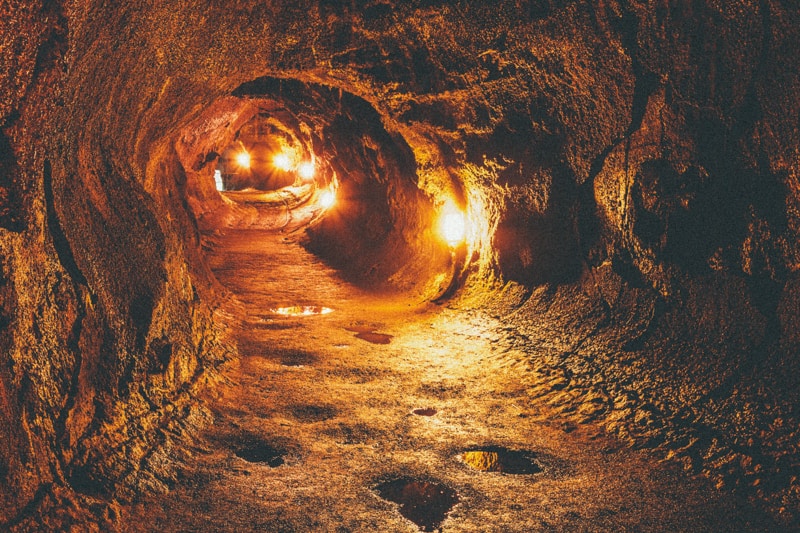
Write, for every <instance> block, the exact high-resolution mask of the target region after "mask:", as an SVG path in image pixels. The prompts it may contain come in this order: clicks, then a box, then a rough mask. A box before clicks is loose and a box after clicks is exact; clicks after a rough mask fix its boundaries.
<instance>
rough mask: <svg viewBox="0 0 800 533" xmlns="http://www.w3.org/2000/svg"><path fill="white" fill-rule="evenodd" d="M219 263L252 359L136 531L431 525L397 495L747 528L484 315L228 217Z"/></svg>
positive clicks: (490, 516)
mask: <svg viewBox="0 0 800 533" xmlns="http://www.w3.org/2000/svg"><path fill="white" fill-rule="evenodd" d="M210 263H211V265H212V268H213V269H214V270H215V272H216V273H217V275H218V277H219V278H220V280H221V281H222V282H223V283H224V284H225V285H226V286H228V287H229V288H230V289H231V290H232V291H233V292H234V293H235V294H236V295H237V297H238V300H239V301H240V302H241V305H239V304H236V303H233V301H232V302H231V304H230V308H229V309H228V311H229V313H230V314H231V317H232V318H231V320H232V321H234V322H235V321H237V320H240V321H241V322H240V325H239V326H238V338H239V342H240V351H241V355H242V358H241V361H240V363H239V364H238V365H236V366H235V367H234V368H232V369H231V371H230V372H229V373H228V374H227V380H226V381H225V382H223V383H221V384H220V386H219V387H218V388H217V390H216V394H217V395H216V396H215V397H210V398H208V399H207V408H208V410H209V411H210V413H211V414H213V418H214V423H213V425H210V426H209V427H208V428H207V429H206V430H205V431H204V432H203V433H202V434H201V435H199V436H198V437H197V438H196V439H186V440H187V442H186V444H185V446H184V448H183V449H179V450H175V452H174V454H173V456H174V458H175V460H176V461H177V462H178V463H179V464H180V465H181V467H180V474H179V475H178V477H177V478H176V479H175V480H173V482H172V484H173V487H172V490H171V491H170V492H169V493H168V494H166V495H163V496H159V497H152V498H150V499H149V500H145V501H142V502H140V503H138V504H137V505H135V506H132V507H129V508H126V509H125V513H126V514H127V516H126V522H127V523H129V524H130V525H131V530H132V531H139V530H142V529H145V530H149V531H270V532H278V531H287V532H288V531H297V532H301V531H341V532H345V531H354V532H355V531H365V532H366V531H369V532H373V531H409V532H413V531H418V530H419V528H418V526H417V525H415V524H414V523H413V522H412V521H410V520H408V519H407V518H405V517H404V516H403V515H402V514H401V513H400V512H399V511H400V506H399V505H398V504H397V503H393V502H391V501H388V499H395V500H402V501H403V502H404V504H403V508H402V510H403V512H404V513H405V514H406V515H409V516H411V517H412V518H414V519H415V520H416V521H417V523H418V524H419V525H420V526H421V527H422V528H424V529H425V530H432V529H433V528H435V527H437V526H436V523H437V521H438V520H440V519H441V518H442V515H443V513H445V512H446V511H447V509H451V510H450V511H449V513H448V514H447V517H446V518H444V521H443V522H442V523H441V525H440V526H439V527H440V528H441V530H442V531H475V532H490V531H497V532H510V531H654V532H655V531H659V532H661V531H730V530H735V531H743V530H748V526H747V525H746V522H747V521H748V520H752V517H748V510H747V508H745V507H739V506H737V505H736V502H733V501H731V500H720V499H718V497H717V496H715V494H714V493H713V491H712V490H711V489H710V488H708V487H707V486H705V485H703V484H701V483H700V482H696V481H690V480H687V479H685V478H684V477H683V476H682V475H681V474H679V473H677V472H676V471H675V470H674V469H672V467H666V466H664V465H659V464H656V463H655V462H654V461H653V460H651V459H649V458H648V457H647V456H646V455H644V454H642V453H639V452H635V451H631V450H629V449H626V448H623V447H622V446H620V445H619V444H618V443H616V442H615V441H613V440H610V439H608V438H606V437H603V436H602V435H601V434H600V433H599V431H598V430H597V429H596V428H595V427H593V426H592V425H591V424H585V425H580V426H578V427H577V428H575V427H574V426H570V425H565V424H564V423H562V422H560V421H559V420H555V419H551V416H552V414H551V412H550V411H549V410H548V408H547V406H546V405H542V404H540V403H537V402H536V401H535V400H533V399H531V397H530V395H529V393H528V392H527V391H528V389H529V386H530V380H531V379H532V378H531V377H530V374H529V373H528V372H527V371H526V364H525V361H523V360H518V359H516V358H515V357H514V353H513V352H508V351H506V350H505V349H504V348H501V347H502V346H503V345H504V343H502V342H499V341H501V340H502V337H503V335H505V334H506V332H505V331H504V329H503V324H500V323H498V322H496V321H495V320H493V319H491V318H489V317H487V316H484V315H482V314H481V313H479V312H474V311H472V312H466V311H459V310H453V309H449V308H447V307H439V306H435V305H433V304H421V305H417V304H414V303H413V302H407V301H402V300H398V299H393V298H379V297H376V296H371V295H367V294H363V293H361V292H360V291H358V290H357V289H355V288H354V287H352V286H349V285H348V284H346V283H344V282H342V281H341V280H340V279H339V278H338V277H337V276H336V274H335V272H333V271H332V270H330V269H328V268H327V267H325V266H324V265H323V264H322V263H320V261H319V260H317V259H316V258H315V257H314V256H312V255H310V254H308V253H307V252H306V251H305V250H304V249H303V248H302V247H300V246H298V245H297V244H296V243H295V242H293V241H292V240H291V239H288V238H286V237H284V236H283V235H281V234H273V233H268V232H264V231H244V230H240V231H231V232H228V233H227V234H226V235H224V236H223V237H221V238H219V239H218V241H217V242H216V245H215V246H213V247H212V250H211V256H210ZM292 306H298V307H297V309H296V310H304V309H305V308H306V307H308V308H310V309H319V308H321V307H327V308H330V309H332V310H333V311H332V312H328V313H325V314H322V313H304V312H298V313H286V314H282V313H278V312H276V310H277V309H279V308H288V307H292ZM293 315H294V316H293ZM189 441H190V442H189ZM465 452H466V453H465ZM414 497H417V498H419V499H421V500H425V501H420V502H417V503H418V504H419V505H418V506H417V508H416V509H415V508H414V506H415V503H414V502H413V501H405V500H403V499H404V498H406V499H407V498H412V499H413V498H414ZM384 498H387V499H384ZM426 505H427V507H426ZM751 529H756V528H751Z"/></svg>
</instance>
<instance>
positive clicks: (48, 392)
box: [0, 0, 800, 523]
mask: <svg viewBox="0 0 800 533" xmlns="http://www.w3.org/2000/svg"><path fill="white" fill-rule="evenodd" d="M10 5H11V10H10V13H9V15H8V16H7V17H5V18H3V20H2V21H0V24H2V27H0V38H1V39H2V41H1V42H0V44H2V48H0V51H1V52H2V53H1V54H0V57H1V58H2V61H3V65H4V66H5V68H4V69H3V70H2V71H0V76H2V79H0V81H2V83H0V247H2V268H3V271H2V276H0V346H2V348H3V350H2V353H1V354H0V407H2V409H0V412H1V413H2V415H0V416H2V428H3V431H4V435H3V437H4V438H2V439H0V478H2V482H3V484H4V485H5V486H6V487H8V488H9V490H6V491H4V492H3V493H2V495H1V496H0V497H2V500H0V523H1V522H3V521H7V520H10V519H12V518H13V517H14V516H16V515H17V514H18V513H19V512H20V510H22V509H23V508H24V507H25V506H26V505H28V506H30V505H34V506H35V505H37V502H39V503H41V500H42V499H43V498H47V497H51V496H50V495H52V494H53V490H54V489H51V488H50V487H51V484H55V486H63V485H65V484H70V483H71V484H73V485H75V487H76V488H78V489H80V490H81V491H82V492H84V493H91V492H92V491H102V490H105V489H106V488H107V487H108V486H112V485H113V486H117V487H120V486H121V487H126V486H127V487H128V489H118V490H122V492H121V494H123V495H124V492H125V490H129V491H130V490H133V489H135V488H136V487H140V488H141V487H150V488H153V487H155V488H157V487H158V486H159V484H163V483H165V480H159V479H157V477H154V476H151V475H149V474H147V471H148V469H147V468H144V469H142V468H140V466H141V465H143V464H146V463H147V460H148V459H147V458H148V457H149V456H148V454H149V453H150V452H151V451H152V450H154V449H155V448H157V447H155V444H160V445H162V448H163V447H164V446H163V444H164V441H165V439H166V437H164V434H163V433H159V432H158V431H157V428H158V427H160V426H164V425H166V424H168V423H170V422H169V420H170V419H172V418H174V417H173V416H172V415H171V414H170V413H176V412H180V411H181V409H180V406H181V405H187V402H186V401H185V400H182V399H181V398H186V397H187V394H188V392H187V391H188V390H189V389H190V388H191V384H193V383H196V382H197V380H198V379H200V378H199V377H200V376H202V375H204V372H203V371H204V370H207V369H208V368H211V367H213V366H214V365H215V364H216V362H217V361H219V360H220V359H222V358H223V352H224V351H225V349H226V348H225V346H224V344H225V343H224V342H223V341H222V338H221V335H222V332H221V331H219V326H218V325H216V324H215V321H214V319H213V308H214V301H215V295H216V291H217V290H216V289H215V287H214V284H213V280H212V279H211V278H210V276H209V273H208V272H207V270H206V268H205V267H204V265H203V263H202V259H201V257H200V250H199V240H198V233H197V228H196V225H195V221H194V218H193V215H192V212H191V209H190V208H189V206H188V205H187V203H186V202H187V199H186V198H187V196H186V191H187V182H186V180H187V179H191V177H192V175H193V174H192V172H191V170H189V171H187V169H186V168H184V166H183V163H182V161H181V159H180V156H179V154H178V153H177V149H176V143H177V142H178V140H179V138H180V135H181V132H182V131H183V128H185V126H186V125H187V124H190V123H192V121H193V120H196V119H197V118H198V117H200V116H201V115H202V113H203V111H204V110H205V109H207V108H208V107H209V106H210V105H212V103H213V102H215V101H218V99H220V98H224V97H228V96H229V95H231V94H232V93H233V92H234V91H235V90H236V89H237V88H238V87H241V86H242V85H243V84H245V83H248V82H252V81H253V80H256V79H259V78H261V77H264V76H271V77H274V78H286V79H292V80H297V81H299V82H302V83H308V84H311V83H314V84H320V85H322V86H326V87H330V88H331V90H338V89H341V90H343V91H346V92H347V93H348V94H350V95H352V97H353V98H358V99H361V100H363V101H364V102H365V103H366V104H367V105H369V106H370V107H371V109H373V110H374V113H375V114H376V116H377V117H379V119H380V121H381V124H382V127H383V128H384V129H385V130H386V131H387V132H389V135H392V136H396V137H397V138H400V139H402V141H403V143H404V144H406V145H407V146H408V149H409V150H410V152H411V154H412V155H413V158H414V163H415V176H414V178H415V183H413V184H412V185H414V186H415V187H418V188H419V190H420V191H421V192H422V193H423V194H425V195H426V196H427V197H428V198H430V202H431V203H432V204H433V205H439V204H441V202H443V201H444V199H446V198H448V197H454V198H456V199H457V200H458V201H459V202H460V203H462V204H464V205H467V206H468V209H469V212H470V221H471V227H472V228H473V235H472V239H471V242H470V245H469V250H468V251H467V253H466V255H465V257H466V258H467V260H465V264H464V275H465V276H466V278H465V280H466V281H465V286H464V290H463V291H462V299H461V302H462V304H463V305H481V306H490V305H491V306H494V307H496V308H497V313H498V314H499V315H501V316H503V317H504V320H506V321H508V322H509V324H511V325H513V326H514V327H516V328H518V329H519V331H520V332H522V333H525V332H527V333H528V334H530V336H531V337H533V336H534V335H547V336H549V338H552V339H554V341H553V343H552V345H551V346H550V347H549V348H548V349H549V350H554V351H552V353H551V352H549V351H548V349H545V347H541V346H540V347H537V346H527V347H525V349H526V350H528V351H530V353H531V354H533V353H534V351H535V349H537V348H538V349H540V352H538V355H536V357H535V358H533V359H535V361H534V362H533V363H532V365H533V366H534V369H535V370H536V371H540V372H542V373H543V375H544V376H545V377H547V378H548V379H556V378H557V379H568V380H570V379H571V380H573V381H575V382H576V383H577V384H578V386H579V387H583V388H584V389H585V390H587V391H592V390H594V392H592V394H596V395H597V396H598V398H600V400H599V401H598V402H597V403H598V404H599V405H601V408H599V409H598V410H597V412H596V413H594V414H592V415H591V417H593V418H595V419H600V420H604V421H605V423H606V424H607V426H608V427H609V428H610V429H611V430H612V431H616V432H617V433H618V434H624V436H627V437H630V438H631V442H632V444H634V445H648V446H651V447H658V446H660V445H661V444H664V443H666V445H667V447H668V448H669V449H677V448H679V446H678V445H677V444H675V443H677V442H679V441H680V440H681V439H686V441H687V442H688V443H690V445H687V446H685V447H684V448H682V449H683V450H684V451H683V452H680V453H679V454H678V455H679V456H680V457H684V458H688V459H687V460H688V462H689V463H690V465H689V466H690V467H691V468H694V469H695V470H702V469H704V468H710V469H711V470H713V472H711V470H709V472H710V473H711V474H714V472H716V473H717V474H719V476H720V479H721V480H722V482H723V483H724V481H725V479H734V478H736V476H737V475H738V474H737V473H741V472H745V473H746V474H747V475H748V476H750V477H747V478H745V484H748V486H750V489H748V490H751V491H753V492H758V491H759V490H762V489H760V488H759V487H758V483H755V481H756V479H758V471H759V469H761V470H762V471H763V470H764V469H767V470H768V471H770V472H772V473H773V474H775V475H774V476H773V477H774V479H778V480H779V481H778V486H776V487H772V488H771V489H770V491H771V492H770V493H771V494H777V495H778V496H776V497H775V498H776V499H775V500H774V501H775V502H776V506H777V507H780V506H781V505H782V503H781V502H784V503H783V505H784V506H787V505H795V507H797V501H798V498H799V497H798V494H797V488H796V481H792V479H793V478H792V476H795V480H796V475H797V473H798V472H797V469H798V465H797V464H796V454H797V451H796V449H794V450H793V451H792V446H793V445H792V444H791V440H792V439H793V438H794V436H795V433H794V432H793V431H794V430H791V429H787V428H791V427H792V426H793V425H794V426H796V425H797V424H796V423H795V422H796V413H795V407H794V406H796V405H797V398H796V395H795V396H793V395H792V392H791V391H792V390H796V389H797V380H796V378H794V377H793V376H796V375H797V372H796V371H797V350H798V347H800V334H798V331H800V328H798V323H800V310H799V309H798V305H799V304H798V301H799V300H798V294H799V293H800V281H798V265H800V257H799V254H800V250H799V249H798V246H799V245H798V242H799V241H798V232H799V231H800V182H799V180H800V171H799V170H798V165H799V164H800V163H798V161H799V159H798V146H800V138H799V135H800V133H798V122H797V116H798V115H799V114H798V109H797V106H798V102H800V98H799V97H800V94H798V93H800V79H799V78H798V77H799V74H798V73H800V65H798V61H800V59H798V58H799V57H800V54H798V46H800V45H799V44H798V43H799V42H800V40H798V38H797V36H798V33H799V32H800V20H798V18H799V17H800V14H798V12H797V10H796V9H794V8H793V6H792V5H791V3H790V2H784V1H780V0H760V1H756V0H752V1H749V0H737V1H733V2H725V3H721V2H714V1H711V0H708V1H688V0H676V1H659V2H637V1H633V0H620V1H615V0H608V1H596V2H580V1H571V2H558V3H556V2H548V1H546V0H529V1H526V0H518V1H508V2H501V3H500V4H499V5H487V4H486V3H484V2H478V1H468V0H463V1H460V2H456V1H454V2H449V1H434V0H418V1H412V2H403V3H398V5H392V4H391V3H389V2H384V1H380V0H363V1H362V0H358V1H356V0H353V1H350V2H338V1H337V2H332V1H324V0H321V1H319V2H316V3H312V4H311V5H303V6H298V5H295V3H292V2H237V3H230V2H209V3H205V4H203V5H192V6H188V5H186V4H185V3H181V2H177V1H175V2H172V1H160V2H155V1H153V2H148V1H137V2H129V3H127V4H126V5H125V6H110V5H107V3H103V2H64V3H61V2H57V1H52V0H48V1H38V2H24V3H22V2H12V3H11V4H10ZM342 155H343V156H344V154H342ZM195 174H196V173H195ZM192 186H193V185H192V184H189V185H188V187H190V188H191V187H192ZM206 190H208V186H206ZM387 190H389V191H390V192H389V194H390V195H393V194H395V193H394V192H392V191H395V190H396V189H392V188H391V187H390V188H388V189H387ZM209 194H210V195H211V196H213V193H211V192H209ZM396 216H398V217H403V216H408V217H409V219H413V218H414V217H419V216H420V215H419V213H418V212H412V211H411V210H409V212H408V214H407V215H402V214H397V215H396ZM422 220H424V217H423V218H418V219H417V220H414V221H413V222H409V223H408V224H407V227H408V228H414V227H419V226H420V224H421V221H422ZM399 238H402V239H407V240H410V241H413V239H414V237H413V235H410V234H405V235H403V236H401V237H399ZM412 244H413V243H412ZM412 249H413V246H412ZM415 249H416V250H417V253H419V254H423V255H424V251H425V249H426V248H425V247H424V246H421V247H418V248H415ZM411 263H413V261H409V264H411ZM416 263H417V264H419V262H416ZM417 274H418V273H417ZM415 275H416V274H415ZM507 282H511V283H512V284H511V285H505V290H502V291H501V290H500V287H502V286H503V284H504V283H507ZM515 287H516V288H515ZM545 319H546V320H545ZM544 322H546V323H547V324H553V325H560V327H555V326H554V327H549V326H546V325H545V323H544ZM590 335H592V336H594V337H593V338H596V339H597V342H596V343H594V344H592V346H589V344H591V343H585V342H580V343H575V342H574V341H573V340H570V339H574V338H575V336H577V337H578V338H583V339H584V340H585V339H587V338H589V336H590ZM554 347H555V348H554ZM543 354H544V355H543ZM532 357H533V356H532ZM548 358H552V359H553V361H555V360H564V359H566V360H568V361H569V362H570V363H569V364H570V365H572V366H571V368H572V370H571V375H570V376H552V375H549V374H547V372H549V371H551V370H552V372H556V370H553V369H549V367H548V366H547V361H548ZM622 362H627V363H625V364H623V363H622ZM604 364H607V368H609V369H615V370H609V371H608V372H606V373H604V372H603V371H602V369H603V368H604V367H603V365H604ZM626 364H627V365H628V366H625V365H626ZM537 365H539V366H537ZM562 366H563V365H562ZM568 366H569V365H568ZM625 368H627V370H625ZM592 376H601V377H602V379H600V378H597V377H592ZM598 383H599V384H598ZM592 387H594V389H593V388H592ZM554 390H558V389H557V388H551V389H548V390H546V391H545V390H543V391H542V392H541V394H543V395H550V396H552V394H553V391H554ZM579 390H581V389H580V388H579ZM626 398H627V400H626ZM578 401H579V400H578V399H575V398H571V399H570V398H563V397H561V398H559V399H558V401H557V402H556V403H557V404H558V405H560V406H562V408H563V410H564V412H566V413H569V412H570V409H574V408H575V405H576V402H578ZM182 402H183V403H182ZM626 402H628V403H626ZM637 402H638V403H639V404H641V405H647V406H651V407H648V409H645V410H641V409H636V408H635V407H634V406H633V405H632V404H635V403H637ZM175 406H178V407H179V408H178V409H176V408H175ZM743 413H744V414H743ZM183 415H184V416H186V413H183ZM197 416H199V415H197ZM670 424H674V425H675V427H678V426H680V427H685V426H687V424H688V426H689V427H690V428H692V429H691V431H689V433H685V434H684V433H681V434H678V433H679V432H677V430H676V432H673V433H674V434H670V433H669V431H668V430H666V429H659V428H656V427H655V426H657V425H660V426H661V427H662V428H663V427H667V428H668V427H670ZM640 426H641V428H640V429H641V431H639V432H638V433H637V432H635V431H634V432H631V431H630V427H640ZM708 428H712V429H713V431H711V429H708ZM765 428H766V429H765ZM692 431H694V433H692ZM763 431H766V433H762V432H763ZM670 435H672V436H670ZM698 443H699V444H698ZM681 454H682V455H681ZM715 461H716V463H715ZM734 463H735V465H737V466H731V465H734ZM715 464H716V465H717V466H714V465H715ZM708 465H711V466H708ZM759 465H760V466H759ZM720 472H722V473H720ZM726 472H727V473H726ZM164 475H167V474H164ZM148 476H149V477H148ZM726 476H727V478H726ZM753 483H755V485H754V484H753ZM777 507H776V508H777Z"/></svg>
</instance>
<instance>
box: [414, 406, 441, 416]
mask: <svg viewBox="0 0 800 533" xmlns="http://www.w3.org/2000/svg"><path fill="white" fill-rule="evenodd" d="M411 412H412V413H414V414H415V415H419V416H433V415H435V414H436V413H437V412H438V411H436V409H434V408H433V407H424V408H419V409H414V410H413V411H411Z"/></svg>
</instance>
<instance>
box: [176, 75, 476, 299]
mask: <svg viewBox="0 0 800 533" xmlns="http://www.w3.org/2000/svg"><path fill="white" fill-rule="evenodd" d="M176 149H177V152H178V154H179V157H180V162H181V166H182V168H183V172H185V173H186V180H187V185H186V191H187V192H186V194H187V196H188V202H189V205H190V206H191V208H192V210H193V212H194V213H195V216H196V217H197V219H198V222H199V224H200V227H201V229H204V230H205V231H213V230H214V229H220V228H224V227H256V228H269V229H275V230H277V231H284V232H285V231H299V230H303V229H308V232H307V246H308V247H309V249H311V250H312V251H314V252H315V253H316V254H318V255H319V256H320V257H322V258H324V259H325V260H326V261H328V262H329V263H331V264H332V265H334V266H337V267H338V268H339V269H340V270H342V272H343V275H344V276H345V277H347V278H349V279H352V280H358V282H359V283H360V284H362V285H365V286H373V287H376V288H378V287H381V288H383V289H394V290H401V291H412V292H417V293H419V294H421V295H423V297H427V298H433V297H435V296H437V295H440V294H441V293H442V292H443V287H446V286H447V284H448V283H449V281H448V280H450V278H451V277H452V276H453V275H454V269H455V268H457V265H454V264H453V258H452V256H451V255H452V254H451V249H452V248H454V247H458V246H460V245H461V244H462V242H463V240H464V239H465V237H466V235H465V230H464V228H463V224H464V221H463V215H462V214H460V213H459V212H457V210H456V208H455V207H454V206H455V200H454V199H453V198H452V197H451V196H449V195H448V194H446V193H444V192H440V193H439V196H436V194H431V193H429V192H426V191H424V190H422V188H421V184H420V183H419V182H418V176H417V168H416V167H417V162H416V160H415V156H414V153H413V151H412V150H411V148H410V147H409V146H408V144H407V143H406V141H405V140H404V138H403V137H402V135H400V134H399V133H397V132H394V133H390V132H388V131H387V130H386V129H385V127H384V125H383V122H382V120H381V117H380V116H379V115H378V114H377V112H376V111H375V110H374V109H373V108H372V107H371V106H370V104H369V103H367V102H366V101H365V100H363V99H361V98H358V97H356V96H354V95H352V94H349V93H347V92H345V91H342V90H340V89H335V88H331V87H326V86H322V85H316V84H309V83H302V82H299V81H295V80H284V79H275V78H260V79H258V80H255V81H252V82H249V83H246V84H244V85H242V86H240V87H239V88H238V89H236V90H235V91H234V92H233V94H232V95H231V96H228V97H224V98H221V99H218V100H217V101H215V102H213V103H212V104H211V105H210V106H209V107H208V108H207V110H206V111H205V112H204V113H203V114H202V116H201V117H200V118H197V119H195V120H193V121H191V122H190V123H189V124H187V125H186V126H185V127H184V128H183V130H182V135H181V139H180V141H179V142H178V143H176ZM454 211H456V212H454ZM448 217H449V218H448ZM453 217H456V218H458V217H462V219H459V220H457V221H455V222H453ZM443 223H444V224H445V226H446V227H442V224H443ZM459 224H460V225H459ZM462 266H463V265H462Z"/></svg>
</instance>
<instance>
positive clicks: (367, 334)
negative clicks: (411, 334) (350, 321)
mask: <svg viewBox="0 0 800 533" xmlns="http://www.w3.org/2000/svg"><path fill="white" fill-rule="evenodd" d="M344 329H346V330H347V331H352V332H353V333H355V334H356V338H357V339H361V340H363V341H367V342H371V343H372V344H389V343H390V342H392V338H393V337H392V335H387V334H385V333H378V332H377V331H375V328H369V327H362V326H352V327H349V328H344Z"/></svg>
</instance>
